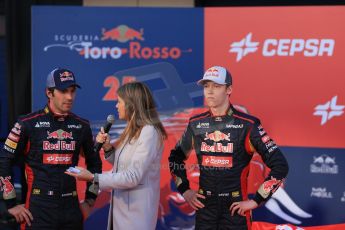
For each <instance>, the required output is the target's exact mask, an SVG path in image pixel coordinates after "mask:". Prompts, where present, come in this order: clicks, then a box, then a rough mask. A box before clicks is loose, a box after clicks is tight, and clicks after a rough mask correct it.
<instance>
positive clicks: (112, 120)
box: [93, 115, 115, 153]
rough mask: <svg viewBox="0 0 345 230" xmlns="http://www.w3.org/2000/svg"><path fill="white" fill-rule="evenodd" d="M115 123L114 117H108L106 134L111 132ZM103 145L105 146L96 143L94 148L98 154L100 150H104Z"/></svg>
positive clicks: (105, 127)
mask: <svg viewBox="0 0 345 230" xmlns="http://www.w3.org/2000/svg"><path fill="white" fill-rule="evenodd" d="M114 122H115V117H114V115H108V117H107V122H106V123H105V124H104V126H103V129H104V133H108V132H109V130H110V128H111V126H112V125H113V124H114ZM102 145H103V143H99V142H96V144H95V147H94V148H93V149H94V150H95V152H96V153H98V152H99V150H100V149H101V148H102Z"/></svg>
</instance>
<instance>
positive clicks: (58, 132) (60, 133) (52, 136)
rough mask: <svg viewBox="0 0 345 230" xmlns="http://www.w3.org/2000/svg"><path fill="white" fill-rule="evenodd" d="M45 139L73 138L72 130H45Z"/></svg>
mask: <svg viewBox="0 0 345 230" xmlns="http://www.w3.org/2000/svg"><path fill="white" fill-rule="evenodd" d="M47 134H48V136H47V139H58V140H65V139H70V140H73V134H72V132H66V131H64V130H62V129H58V130H56V131H53V132H49V131H47Z"/></svg>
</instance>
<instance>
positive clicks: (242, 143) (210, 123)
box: [169, 66, 288, 230]
mask: <svg viewBox="0 0 345 230" xmlns="http://www.w3.org/2000/svg"><path fill="white" fill-rule="evenodd" d="M198 84H201V85H203V87H204V96H205V102H206V104H207V105H208V107H209V108H210V109H209V111H207V112H205V113H202V114H199V115H196V116H194V117H192V118H190V120H189V123H188V126H187V128H186V130H185V132H184V134H183V136H182V138H181V139H180V141H179V142H178V143H177V145H176V146H175V148H174V149H173V150H172V151H171V154H170V157H169V166H170V171H171V173H172V176H173V178H174V180H175V183H176V186H177V189H178V191H179V192H180V193H181V194H182V195H183V197H184V198H185V200H186V201H187V202H188V203H189V204H190V205H191V206H192V207H193V208H194V209H195V210H196V220H195V223H196V229H236V230H238V229H250V228H251V212H250V210H252V209H254V208H256V207H257V206H258V205H260V204H262V203H263V202H264V201H267V200H268V199H269V198H270V196H271V195H272V193H273V192H274V191H275V190H276V189H278V187H279V186H280V185H281V184H282V182H283V179H284V178H285V177H286V175H287V173H288V164H287V161H286V159H285V157H284V156H283V154H282V152H281V151H280V150H279V148H278V147H277V145H276V144H275V143H274V141H273V140H272V139H271V138H270V137H269V136H268V134H267V132H266V131H265V130H264V128H263V127H262V125H261V123H260V121H259V119H257V118H255V117H253V116H250V115H248V114H245V113H242V112H239V111H237V110H236V109H235V108H234V107H233V106H232V105H231V104H230V102H229V96H230V94H231V91H232V88H231V87H232V78H231V75H230V73H229V72H228V71H227V70H226V69H225V68H223V67H220V66H214V67H211V68H210V69H208V70H207V71H206V72H205V74H204V77H203V79H202V80H200V81H199V82H198ZM193 148H194V150H195V151H196V154H197V159H198V165H199V169H200V178H199V191H198V192H196V191H194V190H192V189H190V186H189V181H188V179H187V175H186V169H185V163H184V161H185V160H186V159H187V158H188V156H189V153H190V151H191V150H192V149H193ZM254 152H258V153H259V154H260V155H261V157H262V159H263V161H264V162H265V164H266V165H267V166H268V167H269V168H270V169H271V172H270V174H269V175H268V177H267V178H266V179H265V181H264V183H263V184H262V185H261V187H260V188H259V189H258V191H257V192H256V194H255V196H254V198H253V199H252V200H251V199H248V196H247V176H248V172H249V163H250V160H251V158H252V155H253V153H254Z"/></svg>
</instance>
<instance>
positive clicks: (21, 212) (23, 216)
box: [8, 204, 34, 226]
mask: <svg viewBox="0 0 345 230" xmlns="http://www.w3.org/2000/svg"><path fill="white" fill-rule="evenodd" d="M8 212H9V213H10V214H11V215H12V216H14V218H16V221H17V222H18V223H22V222H23V221H25V222H26V223H27V224H28V225H29V226H31V221H32V220H33V219H34V218H33V217H32V214H31V212H30V211H29V210H28V209H26V208H25V207H24V204H19V205H16V206H14V207H13V208H10V209H8Z"/></svg>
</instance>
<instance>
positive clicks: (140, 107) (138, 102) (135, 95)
mask: <svg viewBox="0 0 345 230" xmlns="http://www.w3.org/2000/svg"><path fill="white" fill-rule="evenodd" d="M117 94H118V96H119V97H121V99H122V100H123V101H124V102H125V115H126V120H127V122H128V123H127V126H126V128H125V130H124V131H123V133H122V134H121V135H120V137H119V139H118V140H117V141H116V143H115V145H116V146H118V145H120V144H122V143H124V141H127V142H130V141H132V140H134V139H137V138H138V137H139V135H140V132H141V129H142V128H143V127H144V126H145V125H152V126H154V128H155V129H156V130H157V131H158V133H159V136H160V139H161V144H162V143H163V141H164V140H165V139H166V138H167V133H166V131H165V129H164V127H163V125H162V123H161V121H160V120H159V117H158V113H157V110H156V106H155V102H154V99H153V96H152V93H151V91H150V89H149V88H148V87H147V86H146V85H145V84H143V83H141V82H130V83H127V84H124V85H123V86H121V87H120V88H119V89H118V90H117Z"/></svg>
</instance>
